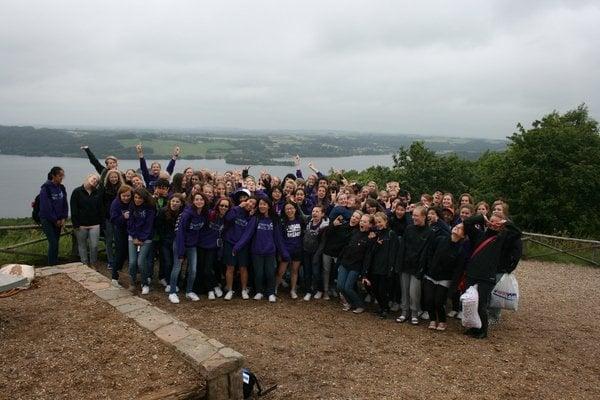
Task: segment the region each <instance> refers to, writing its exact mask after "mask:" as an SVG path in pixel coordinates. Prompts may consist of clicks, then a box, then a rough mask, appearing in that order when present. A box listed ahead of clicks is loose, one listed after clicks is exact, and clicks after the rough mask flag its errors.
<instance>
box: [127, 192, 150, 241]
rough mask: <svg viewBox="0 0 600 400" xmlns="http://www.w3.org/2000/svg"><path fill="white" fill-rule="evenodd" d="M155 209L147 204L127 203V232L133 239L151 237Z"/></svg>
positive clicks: (148, 238) (144, 239)
mask: <svg viewBox="0 0 600 400" xmlns="http://www.w3.org/2000/svg"><path fill="white" fill-rule="evenodd" d="M155 215H156V209H155V208H154V207H152V206H149V205H147V204H142V205H141V206H139V207H138V206H136V205H135V204H134V202H133V200H132V201H131V203H129V219H128V220H127V234H128V235H129V236H131V237H132V238H134V239H138V240H142V241H146V240H150V239H152V227H153V225H154V217H155Z"/></svg>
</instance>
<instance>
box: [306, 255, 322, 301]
mask: <svg viewBox="0 0 600 400" xmlns="http://www.w3.org/2000/svg"><path fill="white" fill-rule="evenodd" d="M303 255H304V264H303V265H302V273H303V275H304V290H305V291H306V293H310V294H314V293H315V292H316V291H318V290H321V286H322V283H321V281H322V276H321V264H320V263H319V262H318V261H317V262H313V261H314V260H313V258H314V255H315V254H314V253H308V252H304V254H303Z"/></svg>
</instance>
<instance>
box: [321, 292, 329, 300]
mask: <svg viewBox="0 0 600 400" xmlns="http://www.w3.org/2000/svg"><path fill="white" fill-rule="evenodd" d="M330 299H331V298H330V297H329V294H328V293H325V294H323V300H330Z"/></svg>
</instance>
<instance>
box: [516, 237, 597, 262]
mask: <svg viewBox="0 0 600 400" xmlns="http://www.w3.org/2000/svg"><path fill="white" fill-rule="evenodd" d="M551 245H552V246H554V247H557V248H560V249H562V250H566V251H570V252H572V253H574V254H577V255H578V256H581V257H584V258H587V259H589V260H592V261H595V262H597V263H600V249H584V250H576V249H571V250H569V248H568V247H565V246H564V245H562V246H561V245H560V244H558V243H551ZM523 251H524V256H523V258H525V259H528V260H536V261H544V262H554V263H560V264H578V265H587V266H590V265H593V264H591V263H589V262H586V261H584V260H581V259H579V258H577V257H573V256H571V255H569V254H564V253H559V252H555V251H554V250H552V249H550V248H548V247H545V246H542V245H540V244H538V243H532V242H530V241H525V242H524V249H523ZM548 253H554V254H548Z"/></svg>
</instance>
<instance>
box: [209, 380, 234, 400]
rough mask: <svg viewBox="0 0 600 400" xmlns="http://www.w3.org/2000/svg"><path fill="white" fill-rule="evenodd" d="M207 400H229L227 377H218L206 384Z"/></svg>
mask: <svg viewBox="0 0 600 400" xmlns="http://www.w3.org/2000/svg"><path fill="white" fill-rule="evenodd" d="M206 399H207V400H229V399H230V397H229V376H227V375H220V376H217V377H214V378H212V379H210V380H208V381H207V382H206Z"/></svg>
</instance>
